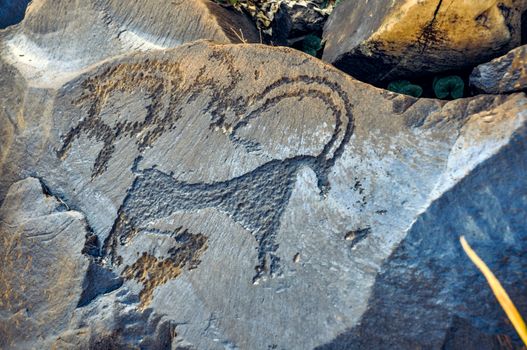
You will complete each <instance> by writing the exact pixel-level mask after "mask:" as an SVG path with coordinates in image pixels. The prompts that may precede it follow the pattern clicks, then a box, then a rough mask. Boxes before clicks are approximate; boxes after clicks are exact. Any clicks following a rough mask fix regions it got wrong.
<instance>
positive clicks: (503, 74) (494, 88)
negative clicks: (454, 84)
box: [470, 45, 527, 94]
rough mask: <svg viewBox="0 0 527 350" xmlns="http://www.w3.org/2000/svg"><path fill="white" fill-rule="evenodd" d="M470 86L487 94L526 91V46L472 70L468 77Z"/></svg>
mask: <svg viewBox="0 0 527 350" xmlns="http://www.w3.org/2000/svg"><path fill="white" fill-rule="evenodd" d="M470 85H472V87H474V88H475V89H477V90H478V91H481V92H484V93H488V94H500V93H501V94H503V93H510V92H517V91H522V90H525V89H527V45H523V46H520V47H517V48H515V49H513V50H511V51H510V52H508V53H507V54H506V55H504V56H501V57H498V58H496V59H494V60H492V61H490V62H487V63H483V64H480V65H479V66H477V67H476V68H474V70H473V71H472V74H471V75H470Z"/></svg>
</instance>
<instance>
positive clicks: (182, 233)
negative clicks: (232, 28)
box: [0, 42, 527, 349]
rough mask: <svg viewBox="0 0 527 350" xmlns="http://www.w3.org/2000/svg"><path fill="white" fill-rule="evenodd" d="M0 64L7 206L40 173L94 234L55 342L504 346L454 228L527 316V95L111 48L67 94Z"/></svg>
mask: <svg viewBox="0 0 527 350" xmlns="http://www.w3.org/2000/svg"><path fill="white" fill-rule="evenodd" d="M1 69H2V71H3V72H7V73H9V74H6V76H5V78H4V79H5V81H6V84H5V85H4V84H3V85H2V86H0V89H1V92H2V94H0V96H3V97H2V98H3V99H4V100H5V101H8V102H9V106H6V108H4V109H5V111H9V113H7V112H5V111H4V112H3V114H2V115H1V118H2V119H3V120H4V121H5V123H6V124H7V125H11V127H10V128H9V129H7V130H8V131H6V132H5V134H6V135H7V136H8V137H5V138H2V139H1V140H0V149H1V150H2V153H1V154H2V155H3V156H2V157H3V158H2V163H0V200H1V199H4V198H5V202H7V203H8V199H9V196H6V194H7V193H8V192H7V191H8V188H9V187H10V186H11V185H12V184H13V183H15V182H16V181H18V180H21V179H23V178H26V177H28V176H38V177H39V179H40V180H41V182H42V183H43V184H45V186H46V188H47V192H48V193H49V194H50V195H52V196H54V197H55V198H60V199H61V201H63V202H64V204H65V205H66V206H67V208H75V210H76V211H78V212H80V213H82V214H83V215H84V217H85V218H86V222H87V224H88V225H89V227H90V232H91V234H90V235H88V237H87V238H86V241H85V246H84V248H83V249H82V250H81V251H82V253H81V252H80V251H79V249H78V248H75V249H74V252H76V253H71V254H73V255H72V259H77V260H78V261H82V259H88V260H89V261H90V263H89V268H86V270H85V271H86V272H85V273H84V280H83V281H84V282H83V284H82V290H79V289H72V294H73V295H76V298H75V300H77V304H76V307H75V308H74V310H73V315H71V317H70V314H67V316H68V317H69V319H70V322H69V324H68V326H67V327H66V328H64V329H63V330H62V333H61V334H60V335H59V336H57V337H56V338H55V340H54V345H55V346H58V347H66V348H67V347H69V348H90V347H91V348H103V347H104V346H106V347H109V348H112V347H113V348H119V347H121V348H122V347H126V346H129V347H134V346H135V347H143V348H152V349H156V348H157V349H168V348H177V347H179V348H189V349H224V348H230V349H282V348H283V349H312V348H315V347H318V346H320V347H329V348H337V349H342V348H351V349H353V348H361V349H362V348H371V349H376V348H382V347H385V348H409V347H431V348H441V347H442V346H445V347H447V348H448V346H450V345H449V344H461V343H462V344H465V345H466V346H467V347H470V346H472V347H478V346H480V345H482V344H483V343H485V342H487V340H488V339H494V338H495V337H497V336H498V335H500V337H502V336H503V334H505V335H506V336H513V334H514V333H513V330H512V329H511V327H510V325H509V324H508V323H507V322H506V321H505V319H504V317H503V315H502V314H501V311H500V308H499V306H498V304H497V303H496V302H495V301H494V299H493V297H492V294H491V292H490V290H489V289H488V288H487V286H486V284H485V280H484V278H483V277H482V276H480V275H479V274H478V272H477V270H476V269H475V268H474V267H473V266H472V265H471V263H470V261H469V260H468V259H467V258H465V257H464V255H463V253H462V251H461V250H460V246H459V245H458V237H459V235H462V234H464V235H466V236H467V238H468V240H469V241H470V242H471V243H472V244H473V245H474V247H475V248H476V250H477V251H478V253H480V254H481V256H482V257H483V259H485V260H486V261H488V262H489V263H490V265H491V267H492V268H493V269H494V270H495V272H496V273H497V275H498V276H499V277H500V278H502V280H503V281H504V284H505V286H506V288H507V289H509V290H510V292H511V295H512V297H513V299H514V301H515V302H517V304H518V306H519V308H520V311H521V312H523V313H524V314H525V313H526V311H527V309H526V306H527V299H526V298H525V295H527V293H526V292H527V286H526V284H525V283H523V282H524V281H525V280H526V277H527V276H526V271H527V269H525V263H524V261H523V260H524V259H523V258H522V257H523V255H524V252H525V251H526V248H527V247H526V242H527V240H526V239H525V234H526V232H527V230H526V224H525V222H524V220H523V218H525V217H526V214H527V213H526V210H527V203H526V202H525V198H527V193H526V192H525V191H526V190H525V189H526V188H527V187H526V186H525V184H524V179H523V177H522V176H521V174H523V173H524V172H525V170H526V162H525V159H527V158H526V156H527V154H526V152H525V151H526V150H525V141H526V129H525V128H526V122H527V98H526V97H525V96H524V95H523V94H515V95H510V96H481V97H476V98H471V99H461V100H456V101H452V102H448V103H446V102H442V101H436V100H429V99H420V100H418V99H414V98H411V97H407V96H402V95H397V94H394V93H389V92H386V91H383V90H380V89H376V88H373V87H371V86H368V85H366V84H363V83H361V82H358V81H356V80H354V79H352V78H350V77H348V76H346V75H345V74H343V73H341V72H339V71H338V70H335V69H333V68H331V67H330V66H328V65H326V64H324V63H321V62H320V61H317V60H316V59H314V58H311V57H309V56H307V55H305V54H303V53H300V52H297V51H294V50H291V49H286V48H272V47H266V46H262V45H218V44H214V43H210V42H198V43H193V44H188V45H183V46H181V47H178V48H176V49H171V50H168V49H167V50H161V51H151V52H147V53H136V54H131V55H127V56H122V57H118V58H116V59H114V60H111V61H108V62H104V63H102V64H100V65H98V66H96V67H93V68H92V69H90V70H89V71H86V72H85V73H84V74H82V75H80V76H78V77H76V78H74V79H72V80H70V81H68V82H66V83H64V84H63V85H61V86H60V87H57V88H50V87H48V88H45V89H43V88H38V87H34V86H33V87H32V86H31V81H25V80H24V78H23V77H22V76H21V75H20V74H19V72H17V69H16V68H14V67H12V66H11V65H10V64H8V63H5V62H4V63H3V64H2V68H1ZM28 85H29V86H28ZM16 96H18V98H17V97H16ZM20 96H21V97H20ZM17 115H19V116H21V117H18V118H17V117H16V116H17ZM27 200H30V199H29V198H28V199H27ZM4 205H5V204H4ZM19 212H20V213H19ZM10 215H11V216H14V217H17V215H19V216H21V217H23V216H24V215H26V214H24V212H23V211H22V210H21V209H20V210H18V209H16V208H15V210H14V213H12V214H10ZM490 247H492V249H490ZM34 254H40V253H39V250H38V249H36V250H34ZM504 256H507V257H508V260H507V261H501V260H500V259H501V258H502V257H504ZM522 259H523V260H522ZM50 268H51V267H50ZM15 271H16V269H15ZM29 281H30V280H29ZM28 283H29V282H28ZM68 310H69V309H68ZM427 310H430V312H428V311H427ZM1 312H2V315H4V314H5V311H3V310H2V311H1ZM28 317H31V315H30V316H28ZM9 332H12V331H10V330H7V332H6V334H5V335H4V336H6V337H9V336H12V333H9ZM474 335H477V336H474ZM480 335H481V336H480ZM515 340H516V339H513V341H515ZM28 341H31V344H32V346H34V347H41V344H43V343H42V339H40V338H37V337H34V338H32V339H30V340H28ZM460 342H461V343H460ZM26 344H29V343H26ZM12 347H13V348H16V345H13V346H12Z"/></svg>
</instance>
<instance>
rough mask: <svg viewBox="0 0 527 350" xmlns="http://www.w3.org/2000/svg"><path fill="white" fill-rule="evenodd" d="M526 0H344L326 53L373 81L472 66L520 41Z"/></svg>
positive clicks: (328, 29) (327, 31)
mask: <svg viewBox="0 0 527 350" xmlns="http://www.w3.org/2000/svg"><path fill="white" fill-rule="evenodd" d="M526 10H527V1H525V0H505V1H502V0H500V1H498V0H483V1H450V0H424V1H414V0H397V1H385V0H372V1H342V2H341V4H340V5H339V6H337V8H336V9H335V11H333V13H332V14H331V16H330V18H329V19H328V21H327V22H326V25H325V28H324V40H325V41H326V46H325V50H324V55H323V59H324V60H325V61H327V62H330V63H332V64H334V65H335V66H336V67H338V68H340V69H342V70H344V71H346V72H348V73H350V74H352V75H353V76H355V77H357V78H359V79H361V80H364V81H370V82H373V83H379V82H383V81H389V80H393V79H395V78H399V77H412V76H415V75H418V76H423V75H425V74H427V73H428V74H431V73H436V72H442V71H448V70H460V69H467V68H472V67H474V66H475V65H477V64H480V63H483V62H487V61H489V60H490V59H492V58H495V57H498V56H500V55H502V54H504V53H506V52H507V51H509V50H510V49H512V48H514V47H516V46H519V45H520V42H521V34H522V33H521V31H522V26H521V16H522V13H523V12H524V11H526Z"/></svg>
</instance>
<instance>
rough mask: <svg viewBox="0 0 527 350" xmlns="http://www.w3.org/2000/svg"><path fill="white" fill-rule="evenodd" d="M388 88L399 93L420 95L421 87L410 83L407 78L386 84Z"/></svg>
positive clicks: (421, 92)
mask: <svg viewBox="0 0 527 350" xmlns="http://www.w3.org/2000/svg"><path fill="white" fill-rule="evenodd" d="M388 90H390V91H393V92H397V93H399V94H404V95H410V96H413V97H421V95H422V94H423V88H422V87H420V86H419V85H415V84H412V83H411V82H409V81H408V80H396V81H392V82H391V83H390V84H388Z"/></svg>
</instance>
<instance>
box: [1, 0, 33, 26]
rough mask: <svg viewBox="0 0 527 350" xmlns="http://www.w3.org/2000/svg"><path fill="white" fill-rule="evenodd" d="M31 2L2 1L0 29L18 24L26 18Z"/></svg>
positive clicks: (19, 0) (24, 0) (18, 0)
mask: <svg viewBox="0 0 527 350" xmlns="http://www.w3.org/2000/svg"><path fill="white" fill-rule="evenodd" d="M30 1H31V0H2V1H0V29H4V28H6V27H8V26H11V25H13V24H17V23H18V22H20V21H21V20H22V19H23V18H24V13H25V12H26V7H27V5H28V4H29V2H30Z"/></svg>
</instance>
